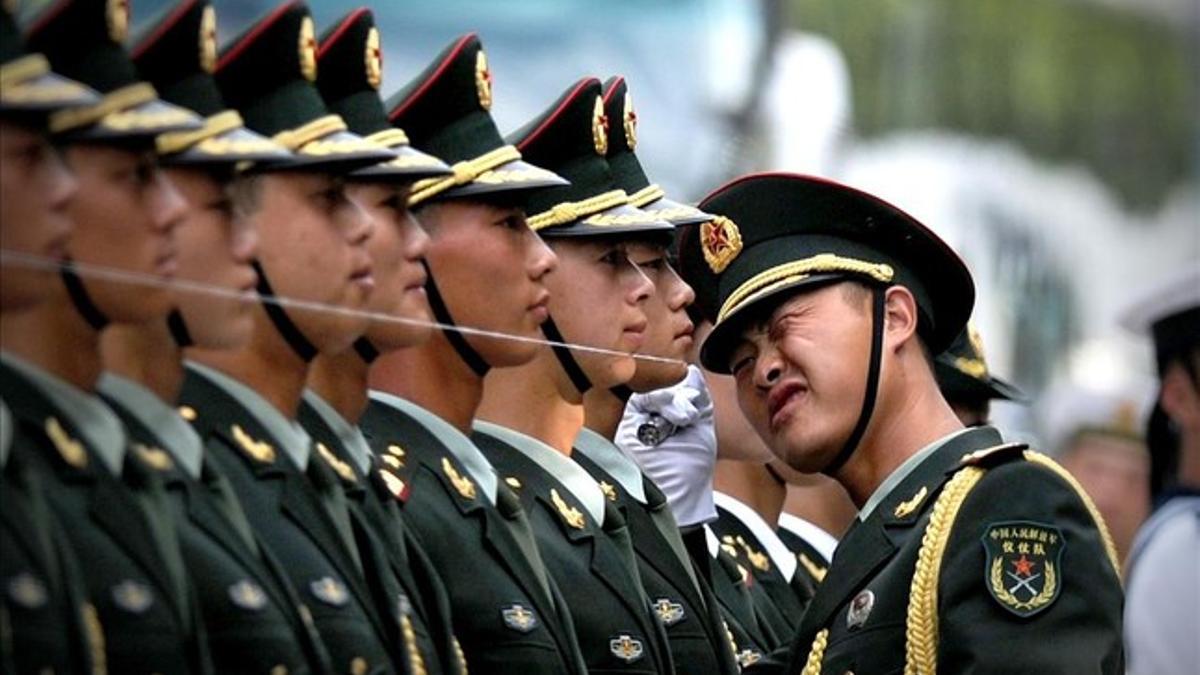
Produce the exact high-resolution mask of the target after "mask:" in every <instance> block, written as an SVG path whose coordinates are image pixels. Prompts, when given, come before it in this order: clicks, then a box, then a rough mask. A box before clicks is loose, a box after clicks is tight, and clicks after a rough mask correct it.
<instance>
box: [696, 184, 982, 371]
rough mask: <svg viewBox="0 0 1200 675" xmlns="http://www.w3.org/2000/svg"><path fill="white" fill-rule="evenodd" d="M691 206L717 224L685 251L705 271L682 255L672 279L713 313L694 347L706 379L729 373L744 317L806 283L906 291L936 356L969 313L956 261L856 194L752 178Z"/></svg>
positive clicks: (882, 206)
mask: <svg viewBox="0 0 1200 675" xmlns="http://www.w3.org/2000/svg"><path fill="white" fill-rule="evenodd" d="M700 208H701V209H704V210H705V211H708V212H710V213H714V214H717V217H716V218H714V219H713V220H712V221H710V222H707V223H703V224H701V225H700V226H699V227H698V228H696V235H697V236H693V237H689V238H688V239H687V240H686V241H685V242H684V245H685V246H687V247H691V248H696V247H698V248H699V249H700V256H701V257H702V258H703V260H704V263H705V264H704V265H703V266H699V265H695V264H692V265H689V264H686V262H687V259H688V258H690V260H692V261H694V260H695V259H696V257H697V256H696V254H695V252H691V253H687V252H684V253H682V254H681V256H686V257H685V264H684V265H682V266H681V267H682V269H681V272H683V273H684V275H685V279H687V281H688V283H689V284H691V286H692V288H694V289H695V290H696V294H697V296H698V298H700V297H701V296H703V295H707V296H708V297H705V298H702V299H700V300H698V302H700V303H701V307H707V308H713V307H715V308H717V309H716V325H715V327H714V328H713V332H712V333H711V334H710V335H709V337H708V339H707V340H706V341H705V343H704V346H703V348H702V350H701V361H702V363H703V364H704V366H705V367H706V368H708V369H710V370H713V371H715V372H729V363H728V357H729V351H730V350H731V349H732V347H733V345H734V344H735V342H736V338H737V336H738V333H739V331H740V330H741V327H742V324H743V321H744V318H745V317H746V316H748V315H750V314H752V312H749V311H748V310H750V309H751V308H754V307H759V308H760V309H762V307H761V306H762V305H763V303H764V302H773V303H778V302H779V301H780V300H781V296H780V294H781V293H784V292H789V291H790V292H795V291H796V290H797V289H799V288H802V287H804V286H808V285H814V284H822V283H831V282H834V281H839V280H859V281H862V282H865V283H868V284H871V285H876V286H891V285H902V286H905V287H907V288H908V289H909V290H910V291H911V292H912V294H913V296H914V297H915V298H916V301H917V306H918V308H919V313H920V318H919V321H918V324H917V330H918V332H919V333H920V335H921V337H922V339H923V340H924V341H925V344H926V345H927V346H928V347H929V350H930V351H931V352H933V353H935V354H936V353H939V352H941V351H942V350H944V349H945V348H946V347H947V346H949V345H950V343H951V342H953V340H954V338H955V336H957V335H958V333H959V331H961V330H962V329H963V327H964V326H965V325H966V323H967V319H968V317H970V315H971V307H972V305H973V304H974V302H975V285H974V282H972V280H971V274H970V272H968V271H967V267H966V265H965V264H963V262H962V260H961V259H960V258H959V257H958V255H957V254H956V253H955V252H954V251H953V250H952V249H951V248H950V247H949V246H947V245H946V244H945V242H943V241H942V240H941V239H940V238H938V236H937V235H935V234H934V233H933V232H931V231H930V230H929V229H927V228H926V227H925V226H924V225H922V224H921V223H920V222H918V221H917V220H916V219H915V218H913V217H912V216H910V215H908V214H907V213H905V212H903V211H901V210H900V209H898V208H896V207H895V206H892V205H891V204H888V203H887V202H885V201H883V200H881V199H879V198H877V197H874V196H872V195H869V194H867V193H865V192H862V191H859V190H856V189H854V188H851V187H848V186H845V185H841V184H839V183H835V182H833V181H829V180H825V179H823V178H816V177H812V176H802V175H797V174H782V173H773V174H756V175H751V176H744V177H742V178H738V179H736V180H734V181H732V182H730V183H728V184H726V185H724V186H722V187H720V188H718V189H717V190H716V191H715V192H713V193H712V194H711V195H709V196H708V197H707V198H705V199H704V201H702V202H701V203H700ZM714 293H715V296H714ZM783 297H786V296H783ZM767 306H768V307H769V306H770V305H769V304H768V305H767Z"/></svg>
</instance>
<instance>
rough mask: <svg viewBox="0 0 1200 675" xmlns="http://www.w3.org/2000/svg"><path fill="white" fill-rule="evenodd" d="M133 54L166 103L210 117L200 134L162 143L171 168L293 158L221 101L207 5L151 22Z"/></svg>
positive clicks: (200, 0)
mask: <svg viewBox="0 0 1200 675" xmlns="http://www.w3.org/2000/svg"><path fill="white" fill-rule="evenodd" d="M134 45H135V46H134V47H133V49H132V50H131V52H132V56H133V60H134V63H135V64H136V65H137V67H138V70H139V72H140V73H141V74H142V76H143V77H144V78H145V79H146V80H147V81H149V82H150V83H151V84H153V85H154V88H155V89H157V90H158V92H159V95H160V96H161V97H162V98H163V100H165V101H169V102H171V103H174V104H176V105H180V106H183V107H185V108H188V109H190V110H193V111H195V112H197V113H200V114H201V115H203V116H204V117H205V120H204V126H203V127H201V128H200V129H197V130H195V131H179V132H174V133H169V134H163V135H162V136H159V137H158V151H159V154H161V155H162V156H163V161H164V163H166V164H176V165H216V166H223V165H228V164H239V163H241V162H271V161H280V160H286V159H288V158H289V157H290V153H288V151H287V150H284V149H283V147H282V146H280V145H278V144H276V143H274V142H272V141H271V140H270V139H267V138H265V137H263V136H262V135H260V134H257V133H255V132H253V131H250V130H249V129H247V128H246V127H245V125H244V124H243V123H242V116H241V115H239V114H238V113H237V111H236V110H230V109H229V108H227V107H226V106H225V102H224V101H223V100H222V99H221V92H220V90H219V89H217V82H216V80H214V79H213V76H212V73H213V69H214V68H215V67H216V65H217V13H216V10H214V9H213V6H212V5H211V4H210V3H209V2H208V1H207V0H183V2H180V3H179V4H177V5H175V6H173V7H170V8H168V9H167V10H166V11H165V12H164V13H163V15H162V16H160V17H159V18H158V19H157V20H155V21H152V22H151V23H150V25H149V26H148V27H147V28H145V29H144V30H143V31H142V33H141V35H139V36H138V37H137V39H135V40H134Z"/></svg>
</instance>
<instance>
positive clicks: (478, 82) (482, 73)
mask: <svg viewBox="0 0 1200 675" xmlns="http://www.w3.org/2000/svg"><path fill="white" fill-rule="evenodd" d="M475 93H476V94H478V95H479V105H480V106H481V107H482V108H483V109H484V110H491V109H492V71H491V70H490V69H489V68H488V62H487V54H484V53H483V50H482V49H480V50H479V51H478V52H477V53H476V54H475Z"/></svg>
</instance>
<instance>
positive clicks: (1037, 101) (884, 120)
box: [787, 0, 1200, 210]
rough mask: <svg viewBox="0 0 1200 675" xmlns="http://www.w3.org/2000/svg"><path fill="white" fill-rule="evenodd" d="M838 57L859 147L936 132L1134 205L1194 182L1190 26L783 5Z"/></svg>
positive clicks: (1061, 5)
mask: <svg viewBox="0 0 1200 675" xmlns="http://www.w3.org/2000/svg"><path fill="white" fill-rule="evenodd" d="M787 1H788V2H789V3H790V4H789V8H788V9H789V12H788V19H789V20H790V22H791V24H792V25H793V26H795V27H797V28H800V29H802V30H805V31H809V32H815V33H818V34H822V35H825V36H827V37H829V38H830V39H832V40H833V41H834V42H835V43H836V44H838V45H839V46H840V47H841V48H842V49H843V51H844V53H845V55H846V59H847V61H848V64H849V68H850V73H851V78H852V80H853V83H852V89H853V96H854V103H853V105H854V124H855V128H856V131H857V132H858V133H859V134H862V135H863V136H868V137H870V136H876V135H880V134H884V133H887V132H890V131H893V130H897V129H914V128H932V127H941V128H949V129H956V130H961V131H964V132H968V133H971V134H976V135H980V136H993V137H995V136H1000V137H1006V138H1011V139H1014V140H1016V141H1017V142H1019V143H1020V144H1022V145H1023V146H1024V147H1026V148H1027V149H1028V150H1029V151H1030V152H1031V153H1032V154H1034V155H1036V156H1039V157H1042V158H1044V159H1046V160H1049V161H1054V162H1060V161H1061V162H1082V163H1084V164H1086V165H1087V166H1088V167H1089V168H1090V169H1091V170H1092V171H1093V172H1094V173H1096V174H1097V175H1099V176H1100V177H1101V179H1102V180H1103V181H1105V182H1106V183H1107V184H1108V185H1110V186H1111V187H1112V188H1113V190H1114V191H1115V192H1116V193H1117V194H1118V195H1119V196H1120V197H1121V199H1122V200H1123V201H1124V202H1125V203H1126V204H1127V205H1128V206H1130V207H1132V208H1135V209H1139V210H1145V209H1154V208H1156V207H1157V206H1158V205H1159V203H1160V201H1161V199H1162V197H1163V196H1164V195H1165V194H1166V193H1167V191H1168V190H1169V189H1170V188H1171V187H1173V186H1175V185H1176V184H1178V183H1179V182H1180V181H1182V180H1184V179H1185V178H1187V177H1190V176H1195V172H1196V168H1197V167H1196V161H1197V156H1196V152H1197V146H1198V145H1200V112H1198V111H1197V101H1198V100H1200V97H1198V92H1197V88H1198V86H1197V79H1198V78H1197V77H1196V70H1195V69H1196V68H1197V67H1200V65H1198V64H1197V63H1196V62H1195V61H1194V59H1196V58H1197V54H1198V53H1200V52H1198V51H1197V47H1196V46H1195V44H1193V41H1194V40H1195V39H1196V27H1195V26H1172V25H1169V24H1167V23H1166V22H1165V21H1161V20H1156V19H1153V18H1149V17H1144V16H1141V15H1138V14H1133V13H1130V12H1127V11H1120V10H1116V9H1111V8H1108V7H1104V6H1101V5H1098V4H1090V3H1082V2H1078V1H1071V2H1068V1H1064V0H966V1H964V0H870V1H865V0H787Z"/></svg>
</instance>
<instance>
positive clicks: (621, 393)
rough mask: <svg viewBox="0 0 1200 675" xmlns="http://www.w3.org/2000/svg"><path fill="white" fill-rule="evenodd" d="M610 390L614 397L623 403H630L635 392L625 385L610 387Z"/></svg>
mask: <svg viewBox="0 0 1200 675" xmlns="http://www.w3.org/2000/svg"><path fill="white" fill-rule="evenodd" d="M608 390H609V391H610V392H612V395H613V396H616V397H617V398H619V399H621V402H622V403H629V398H630V397H631V396H633V390H632V389H630V388H629V387H627V386H626V385H623V384H618V385H616V386H614V387H609V388H608Z"/></svg>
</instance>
